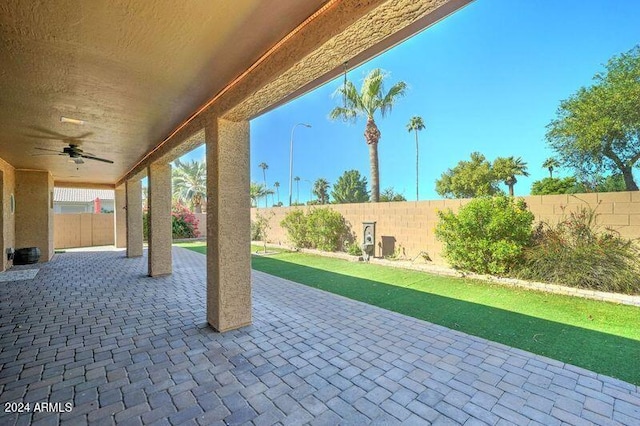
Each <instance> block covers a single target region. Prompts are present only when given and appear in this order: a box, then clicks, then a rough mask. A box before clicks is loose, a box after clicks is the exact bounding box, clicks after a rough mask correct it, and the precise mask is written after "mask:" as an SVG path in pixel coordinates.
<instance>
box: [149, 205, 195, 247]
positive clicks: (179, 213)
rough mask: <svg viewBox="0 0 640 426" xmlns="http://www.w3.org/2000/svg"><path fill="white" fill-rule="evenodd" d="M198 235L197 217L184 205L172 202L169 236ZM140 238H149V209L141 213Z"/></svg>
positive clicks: (184, 236)
mask: <svg viewBox="0 0 640 426" xmlns="http://www.w3.org/2000/svg"><path fill="white" fill-rule="evenodd" d="M199 235H200V231H198V219H197V218H196V216H195V215H194V214H193V213H192V212H191V210H189V209H188V208H187V207H186V206H184V205H183V204H180V203H174V205H173V206H172V207H171V236H172V237H173V238H175V239H182V238H195V237H198V236H199ZM142 238H143V240H144V241H148V240H149V211H148V210H145V211H143V213H142Z"/></svg>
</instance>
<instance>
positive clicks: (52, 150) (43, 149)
mask: <svg viewBox="0 0 640 426" xmlns="http://www.w3.org/2000/svg"><path fill="white" fill-rule="evenodd" d="M35 149H37V150H40V151H51V152H57V153H60V151H59V150H57V149H49V148H38V147H36V148H35Z"/></svg>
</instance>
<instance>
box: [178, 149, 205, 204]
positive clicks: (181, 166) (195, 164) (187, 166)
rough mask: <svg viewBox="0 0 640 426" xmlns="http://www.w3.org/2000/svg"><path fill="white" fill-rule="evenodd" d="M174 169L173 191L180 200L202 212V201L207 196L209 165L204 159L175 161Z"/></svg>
mask: <svg viewBox="0 0 640 426" xmlns="http://www.w3.org/2000/svg"><path fill="white" fill-rule="evenodd" d="M174 164H175V167H173V169H172V183H173V193H174V195H175V196H176V197H177V198H178V199H179V200H184V201H186V202H188V203H190V204H191V208H192V209H193V211H194V212H195V213H202V203H203V201H204V200H205V199H206V196H207V166H206V164H205V162H204V161H202V162H200V161H196V160H192V161H190V162H187V163H183V162H182V161H180V159H177V160H176V161H175V163H174Z"/></svg>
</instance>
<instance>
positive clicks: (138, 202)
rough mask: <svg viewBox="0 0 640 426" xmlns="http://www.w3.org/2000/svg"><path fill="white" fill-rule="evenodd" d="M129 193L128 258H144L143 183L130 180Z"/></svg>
mask: <svg viewBox="0 0 640 426" xmlns="http://www.w3.org/2000/svg"><path fill="white" fill-rule="evenodd" d="M126 191H127V257H140V256H142V183H141V182H140V181H139V180H128V181H127V184H126Z"/></svg>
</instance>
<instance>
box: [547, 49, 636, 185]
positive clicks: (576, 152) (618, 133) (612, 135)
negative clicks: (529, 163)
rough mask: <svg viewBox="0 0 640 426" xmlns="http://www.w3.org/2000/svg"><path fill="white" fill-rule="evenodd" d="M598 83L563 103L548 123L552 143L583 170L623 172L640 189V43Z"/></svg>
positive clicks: (618, 58)
mask: <svg viewBox="0 0 640 426" xmlns="http://www.w3.org/2000/svg"><path fill="white" fill-rule="evenodd" d="M605 68H606V71H605V72H604V73H597V74H596V75H595V76H594V78H593V79H594V81H595V83H594V84H593V85H592V86H590V87H587V88H585V87H582V88H580V89H579V90H578V91H577V92H576V93H575V94H574V95H572V96H571V97H570V98H569V99H566V100H564V101H562V102H561V103H560V107H559V108H558V111H557V118H556V119H555V120H553V121H552V122H551V123H550V124H549V125H548V126H547V129H548V131H547V135H546V136H547V142H548V143H549V145H550V146H551V147H552V148H553V149H554V150H555V151H556V152H557V153H558V155H559V157H560V159H561V161H562V163H563V165H564V166H567V167H572V168H574V169H576V170H578V171H580V172H582V173H593V172H600V171H604V170H610V171H612V172H619V173H622V176H623V178H624V182H625V186H626V189H627V190H629V191H637V190H638V185H637V184H636V182H635V180H634V177H633V167H634V166H636V164H637V162H638V160H640V108H639V107H638V99H640V45H638V46H636V47H634V48H633V49H631V50H630V51H629V52H627V53H623V54H621V55H619V56H614V57H613V58H611V59H610V60H609V62H608V63H607V65H606V66H605Z"/></svg>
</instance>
